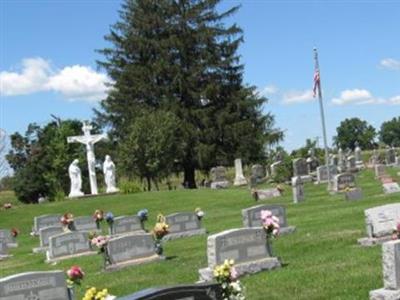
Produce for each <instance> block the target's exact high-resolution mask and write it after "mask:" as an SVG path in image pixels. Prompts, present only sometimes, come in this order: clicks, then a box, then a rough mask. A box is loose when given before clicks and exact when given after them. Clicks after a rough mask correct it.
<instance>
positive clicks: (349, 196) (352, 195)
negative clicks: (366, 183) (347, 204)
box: [345, 188, 363, 201]
mask: <svg viewBox="0 0 400 300" xmlns="http://www.w3.org/2000/svg"><path fill="white" fill-rule="evenodd" d="M362 197H363V195H362V191H361V189H360V188H355V189H351V190H350V191H348V192H345V198H346V200H347V201H354V200H360V199H362Z"/></svg>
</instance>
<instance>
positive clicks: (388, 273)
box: [358, 203, 400, 300]
mask: <svg viewBox="0 0 400 300" xmlns="http://www.w3.org/2000/svg"><path fill="white" fill-rule="evenodd" d="M364 214H365V223H366V231H367V237H364V238H360V239H359V240H358V243H359V244H361V245H362V246H373V245H377V244H382V254H383V255H382V259H383V263H382V265H383V283H384V287H383V288H382V289H378V290H374V291H371V292H370V299H371V300H378V299H379V300H394V299H400V240H393V241H391V240H392V239H393V228H396V227H397V222H398V221H399V220H400V203H393V204H386V205H382V206H377V207H373V208H369V209H367V210H365V211H364Z"/></svg>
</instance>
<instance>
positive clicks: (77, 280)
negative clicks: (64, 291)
mask: <svg viewBox="0 0 400 300" xmlns="http://www.w3.org/2000/svg"><path fill="white" fill-rule="evenodd" d="M84 276H85V273H84V272H83V271H82V269H81V268H80V267H79V266H72V267H71V268H70V269H69V270H68V271H67V278H68V279H67V285H68V288H70V289H72V288H73V287H74V285H81V280H82V279H83V277H84Z"/></svg>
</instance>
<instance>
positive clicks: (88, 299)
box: [82, 287, 115, 300]
mask: <svg viewBox="0 0 400 300" xmlns="http://www.w3.org/2000/svg"><path fill="white" fill-rule="evenodd" d="M108 299H115V297H113V296H111V295H110V294H109V293H108V290H107V289H102V290H100V289H97V288H95V287H91V288H88V289H87V290H86V293H85V295H84V296H83V298H82V300H108Z"/></svg>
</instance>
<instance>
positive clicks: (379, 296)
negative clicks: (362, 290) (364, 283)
mask: <svg viewBox="0 0 400 300" xmlns="http://www.w3.org/2000/svg"><path fill="white" fill-rule="evenodd" d="M369 299H370V300H398V299H400V290H388V289H379V290H374V291H370V292H369Z"/></svg>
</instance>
